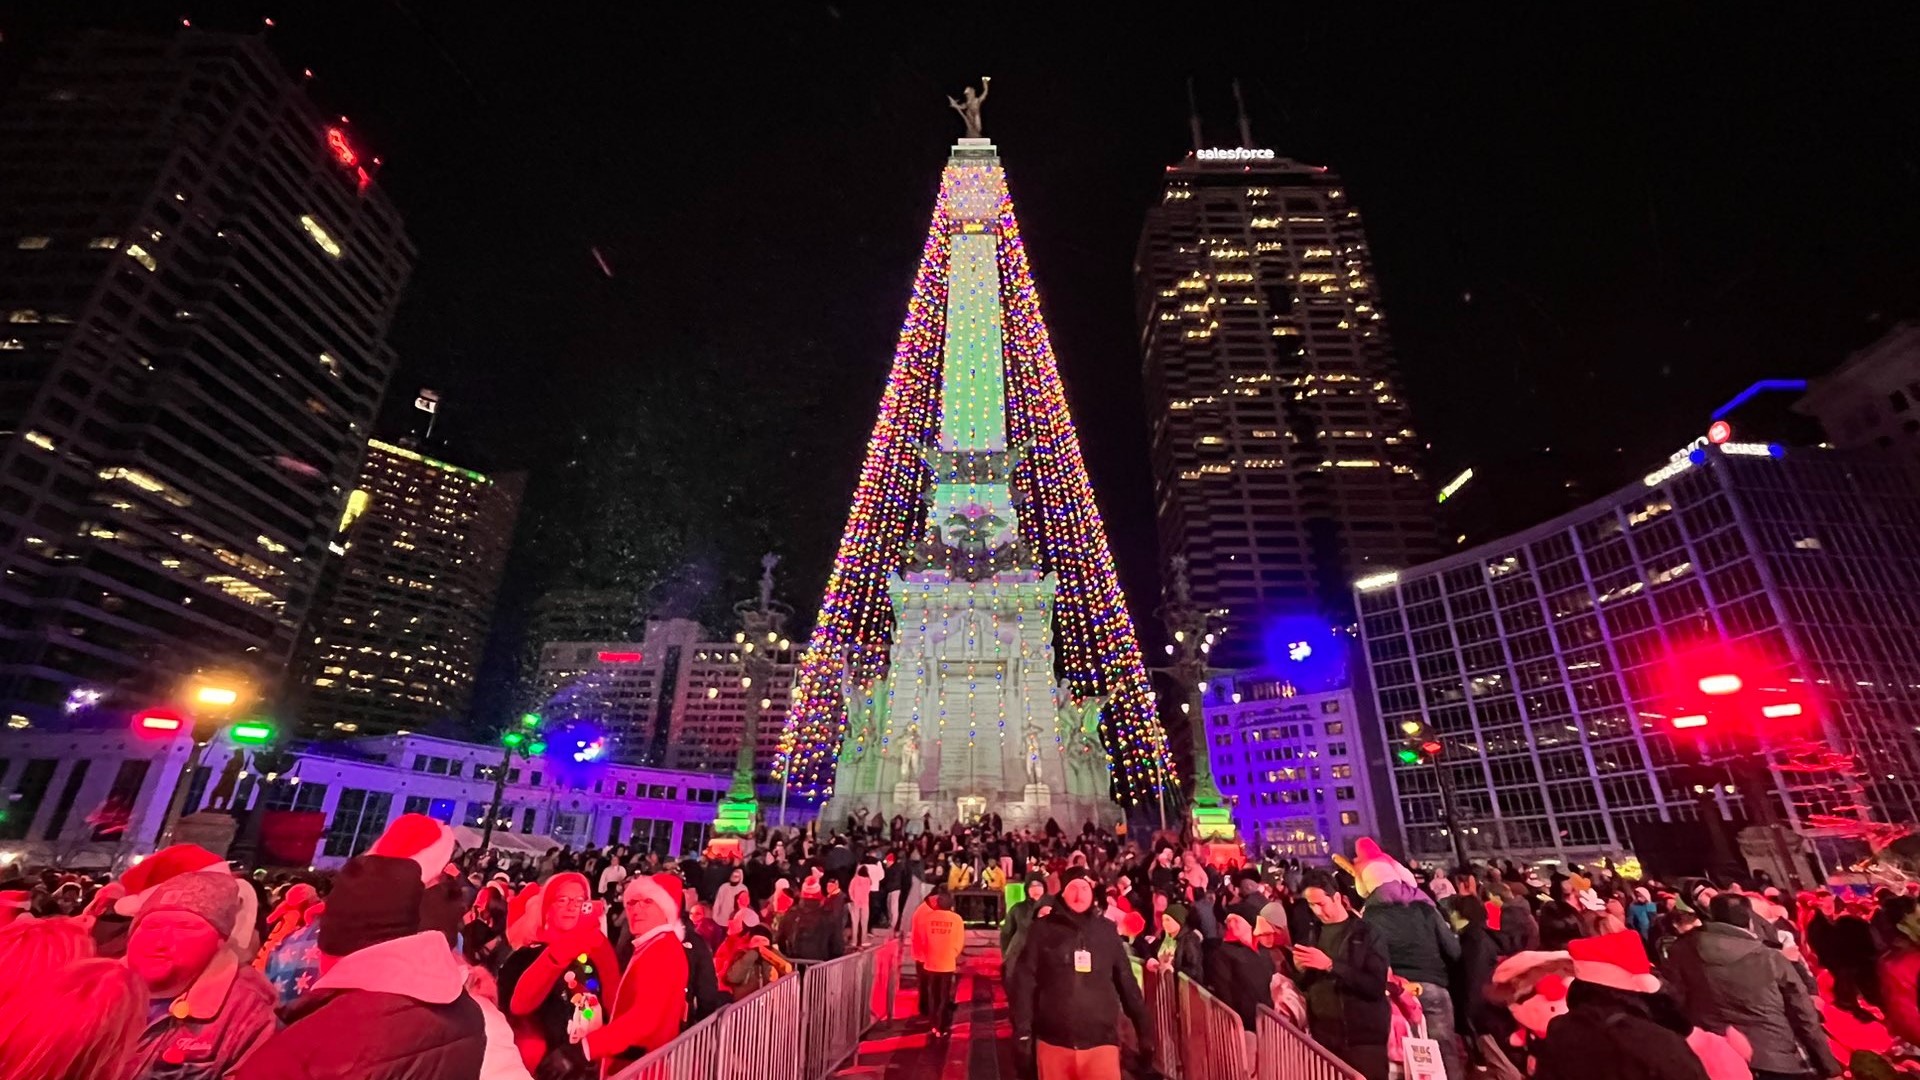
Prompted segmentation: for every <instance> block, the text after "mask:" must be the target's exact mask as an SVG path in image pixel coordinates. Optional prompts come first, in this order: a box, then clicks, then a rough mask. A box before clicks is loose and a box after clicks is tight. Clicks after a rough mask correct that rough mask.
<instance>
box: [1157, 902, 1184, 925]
mask: <svg viewBox="0 0 1920 1080" xmlns="http://www.w3.org/2000/svg"><path fill="white" fill-rule="evenodd" d="M1160 914H1162V915H1165V916H1166V917H1167V918H1169V919H1172V920H1173V921H1174V923H1175V924H1177V925H1178V926H1179V927H1180V928H1181V929H1182V930H1184V929H1186V927H1187V916H1188V914H1189V913H1188V911H1187V905H1185V904H1168V905H1167V910H1165V911H1163V912H1161V913H1160Z"/></svg>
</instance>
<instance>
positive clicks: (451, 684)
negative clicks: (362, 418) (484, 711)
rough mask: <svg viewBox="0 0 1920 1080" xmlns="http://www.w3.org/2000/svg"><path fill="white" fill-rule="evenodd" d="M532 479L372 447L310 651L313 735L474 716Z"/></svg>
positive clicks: (330, 569)
mask: <svg viewBox="0 0 1920 1080" xmlns="http://www.w3.org/2000/svg"><path fill="white" fill-rule="evenodd" d="M525 480H526V478H525V476H524V475H523V474H519V473H513V474H508V475H505V476H486V475H483V474H481V473H477V472H474V471H473V470H471V469H462V468H460V467H459V466H457V465H449V464H447V463H446V462H444V461H436V460H434V459H433V458H430V457H427V456H426V455H424V454H421V453H419V452H418V451H416V450H412V449H409V448H407V447H404V446H396V445H394V444H392V443H385V442H381V441H380V440H378V439H375V440H373V441H372V442H371V443H369V444H368V446H367V460H366V463H365V464H364V465H362V466H361V468H360V483H359V486H358V487H356V488H355V489H354V491H353V494H352V495H350V496H349V497H348V499H347V510H346V513H345V514H344V515H342V517H341V522H340V525H341V528H340V537H339V539H338V540H337V541H336V549H337V552H336V555H335V558H334V559H333V560H332V561H331V562H329V563H328V565H327V569H326V573H325V575H324V576H323V580H322V588H321V595H320V599H319V601H318V602H317V603H316V605H315V607H314V612H313V617H312V618H311V619H310V620H309V621H308V628H307V634H306V639H305V640H304V641H303V642H302V643H301V646H300V655H301V660H302V663H301V664H300V668H299V670H300V673H301V674H300V678H301V679H302V680H303V681H304V682H305V684H306V685H305V686H304V687H302V689H301V694H302V697H303V699H304V700H303V701H302V705H301V708H300V719H301V723H302V724H303V725H304V726H305V727H306V728H307V729H308V730H309V731H310V732H313V733H317V734H327V733H332V732H342V733H359V734H362V735H385V734H391V733H392V732H395V731H406V730H412V729H415V728H423V727H427V726H430V725H432V724H435V723H437V722H439V721H443V720H447V719H464V718H465V715H464V714H465V712H466V708H467V704H468V701H469V699H470V697H471V695H472V691H473V677H474V671H475V669H476V668H477V667H478V666H479V663H480V654H481V652H482V650H483V649H484V648H485V646H486V642H487V630H488V627H489V625H490V624H491V622H492V619H493V607H494V596H495V593H496V591H497V590H498V588H499V586H500V574H501V571H503V570H504V569H505V568H506V563H507V552H508V549H509V548H510V547H511V546H512V542H513V524H514V519H515V518H516V517H517V516H518V514H519V512H520V496H521V493H522V491H523V489H524V488H525Z"/></svg>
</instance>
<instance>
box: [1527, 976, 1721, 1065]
mask: <svg viewBox="0 0 1920 1080" xmlns="http://www.w3.org/2000/svg"><path fill="white" fill-rule="evenodd" d="M1657 1005H1658V1002H1657V1000H1656V995H1653V994H1635V993H1632V992H1629V991H1626V990H1615V989H1613V988H1612V987H1607V986H1601V985H1599V984H1598V983H1589V982H1575V983H1574V984H1573V986H1572V987H1571V989H1570V990H1569V991H1568V993H1567V1006H1568V1010H1569V1011H1568V1012H1567V1014H1566V1015H1565V1016H1561V1017H1557V1018H1555V1019H1554V1021H1553V1023H1552V1024H1550V1025H1548V1026H1547V1037H1546V1038H1545V1039H1542V1040H1541V1041H1540V1042H1539V1043H1538V1044H1537V1047H1536V1049H1535V1051H1534V1061H1535V1068H1534V1073H1533V1080H1593V1078H1594V1077H1600V1076H1604V1077H1606V1078H1607V1080H1707V1070H1706V1067H1705V1066H1703V1065H1701V1064H1700V1059H1699V1057H1697V1056H1695V1054H1694V1052H1693V1049H1692V1048H1691V1047H1689V1046H1688V1045H1687V1040H1686V1039H1685V1038H1684V1037H1682V1036H1681V1035H1680V1034H1679V1033H1678V1032H1676V1031H1675V1030H1673V1028H1672V1027H1671V1026H1669V1025H1667V1024H1663V1023H1661V1022H1660V1021H1658V1020H1656V1019H1655V1010H1656V1006H1657Z"/></svg>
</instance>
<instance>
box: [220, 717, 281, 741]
mask: <svg viewBox="0 0 1920 1080" xmlns="http://www.w3.org/2000/svg"><path fill="white" fill-rule="evenodd" d="M273 734H274V731H273V725H272V724H269V723H267V722H266V721H264V720H242V721H240V722H239V723H237V724H235V725H233V726H232V727H230V728H228V729H227V736H228V737H229V738H231V739H232V740H233V741H234V742H236V743H240V744H242V745H245V746H261V745H264V744H266V743H270V742H272V741H273Z"/></svg>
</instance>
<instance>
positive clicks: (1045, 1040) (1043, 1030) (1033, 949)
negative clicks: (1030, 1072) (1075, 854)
mask: <svg viewBox="0 0 1920 1080" xmlns="http://www.w3.org/2000/svg"><path fill="white" fill-rule="evenodd" d="M1060 881H1061V886H1060V902H1059V903H1057V904H1055V905H1054V906H1053V907H1052V908H1051V909H1049V910H1048V911H1047V913H1046V914H1044V915H1042V916H1041V917H1040V918H1038V919H1035V920H1034V922H1033V925H1032V927H1030V928H1029V929H1028V931H1027V935H1026V940H1025V941H1024V942H1023V943H1022V944H1021V947H1020V958H1019V961H1018V962H1017V965H1016V967H1015V968H1014V971H1013V973H1012V975H1011V976H1010V977H1009V978H1008V979H1007V995H1008V997H1009V999H1010V1000H1011V1003H1012V1006H1013V1035H1014V1038H1015V1040H1017V1041H1018V1043H1019V1045H1020V1047H1021V1048H1022V1050H1025V1049H1026V1048H1027V1047H1028V1046H1032V1050H1033V1058H1034V1060H1035V1061H1036V1064H1037V1069H1038V1075H1039V1080H1055V1078H1057V1077H1073V1076H1112V1077H1118V1076H1119V1075H1120V1012H1121V1010H1122V1009H1124V1010H1126V1014H1127V1017H1128V1019H1130V1020H1132V1021H1133V1028H1134V1032H1135V1035H1136V1037H1137V1039H1138V1042H1139V1044H1140V1045H1142V1046H1145V1045H1149V1044H1151V1042H1152V1040H1153V1018H1152V1016H1151V1015H1150V1014H1149V1013H1148V1012H1147V1003H1146V999H1145V998H1144V997H1142V996H1141V993H1140V984H1139V983H1137V982H1135V981H1134V979H1133V966H1132V964H1131V963H1130V962H1129V960H1128V954H1127V947H1126V944H1125V943H1124V942H1122V941H1121V940H1120V934H1119V932H1118V931H1116V930H1115V929H1114V928H1113V923H1111V922H1110V921H1108V920H1107V919H1104V918H1102V917H1101V916H1100V913H1099V912H1097V911H1094V910H1093V881H1092V879H1091V878H1089V877H1088V875H1087V872H1086V870H1084V869H1082V868H1080V867H1072V868H1069V869H1067V870H1065V871H1063V872H1062V873H1061V875H1060ZM1029 1039H1031V1040H1032V1043H1029V1042H1027V1040H1029ZM1023 1056H1024V1055H1023Z"/></svg>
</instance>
